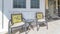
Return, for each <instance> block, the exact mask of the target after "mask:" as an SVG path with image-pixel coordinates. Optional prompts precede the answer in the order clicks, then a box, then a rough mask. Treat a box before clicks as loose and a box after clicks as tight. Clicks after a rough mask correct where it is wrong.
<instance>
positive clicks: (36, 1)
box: [31, 0, 39, 8]
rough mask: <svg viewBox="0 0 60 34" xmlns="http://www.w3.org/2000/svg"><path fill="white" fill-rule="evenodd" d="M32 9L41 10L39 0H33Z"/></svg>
mask: <svg viewBox="0 0 60 34" xmlns="http://www.w3.org/2000/svg"><path fill="white" fill-rule="evenodd" d="M31 8H39V0H31Z"/></svg>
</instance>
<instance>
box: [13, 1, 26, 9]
mask: <svg viewBox="0 0 60 34" xmlns="http://www.w3.org/2000/svg"><path fill="white" fill-rule="evenodd" d="M13 8H26V0H13Z"/></svg>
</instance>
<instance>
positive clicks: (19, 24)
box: [11, 22, 25, 28]
mask: <svg viewBox="0 0 60 34" xmlns="http://www.w3.org/2000/svg"><path fill="white" fill-rule="evenodd" d="M24 24H25V23H24V22H20V23H16V24H13V25H12V26H11V28H12V27H18V26H22V25H24Z"/></svg>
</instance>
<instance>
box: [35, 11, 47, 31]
mask: <svg viewBox="0 0 60 34" xmlns="http://www.w3.org/2000/svg"><path fill="white" fill-rule="evenodd" d="M42 24H44V25H47V21H46V20H45V18H44V15H43V13H42V12H37V13H36V25H37V31H38V30H39V27H40V26H41V25H42ZM47 26H48V25H47ZM47 28H48V27H47Z"/></svg>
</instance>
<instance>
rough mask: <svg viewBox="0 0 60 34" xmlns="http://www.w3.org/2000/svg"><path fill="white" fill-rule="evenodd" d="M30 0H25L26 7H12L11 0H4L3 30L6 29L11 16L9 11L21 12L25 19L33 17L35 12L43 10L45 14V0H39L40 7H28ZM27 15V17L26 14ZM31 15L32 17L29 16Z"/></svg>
mask: <svg viewBox="0 0 60 34" xmlns="http://www.w3.org/2000/svg"><path fill="white" fill-rule="evenodd" d="M29 1H30V0H27V1H26V2H27V8H26V9H18V8H17V9H13V8H12V7H13V0H4V30H5V31H8V21H9V19H10V17H11V15H10V14H11V13H13V12H18V13H19V12H21V13H22V14H23V16H24V18H25V19H34V18H35V13H36V12H43V13H44V14H45V0H40V9H30V8H29V6H30V3H28V2H29ZM26 15H27V16H29V17H27V16H26ZM31 16H32V17H31Z"/></svg>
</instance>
